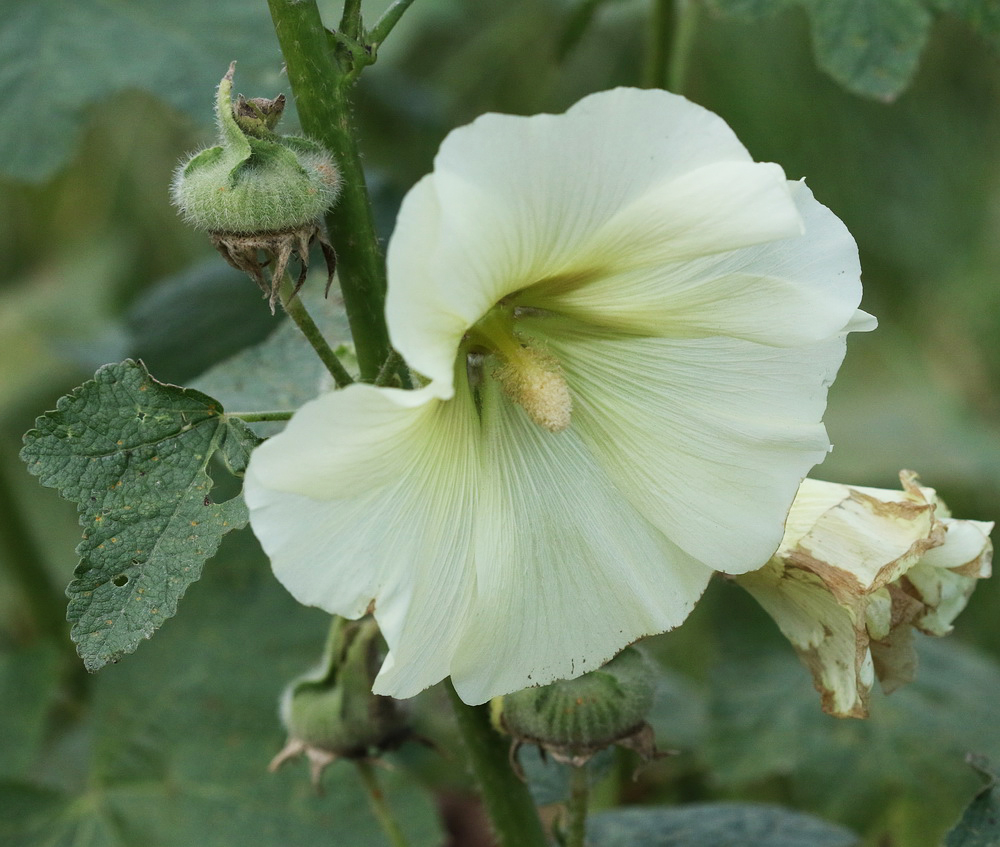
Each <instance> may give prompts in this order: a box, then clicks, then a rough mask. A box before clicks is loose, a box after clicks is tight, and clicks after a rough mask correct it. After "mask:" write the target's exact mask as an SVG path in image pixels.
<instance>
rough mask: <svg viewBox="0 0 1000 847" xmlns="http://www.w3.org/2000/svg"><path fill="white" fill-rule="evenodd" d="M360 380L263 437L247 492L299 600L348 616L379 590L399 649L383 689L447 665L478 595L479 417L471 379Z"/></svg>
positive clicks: (424, 678) (258, 525) (381, 611)
mask: <svg viewBox="0 0 1000 847" xmlns="http://www.w3.org/2000/svg"><path fill="white" fill-rule="evenodd" d="M352 388H353V386H352ZM358 388H359V389H361V390H357V391H349V390H346V389H345V390H343V391H338V392H335V393H333V394H329V395H326V396H324V397H322V398H320V399H319V400H317V401H313V402H312V403H310V404H307V405H306V406H304V407H303V408H302V409H301V410H299V412H298V413H296V415H295V417H293V419H292V421H291V422H290V424H289V426H288V428H287V429H286V430H285V431H284V432H283V433H281V434H280V435H277V436H275V437H274V438H273V439H271V440H269V441H268V442H265V444H264V445H262V446H261V447H260V448H258V450H257V451H256V452H255V453H254V454H253V457H252V458H251V462H250V467H249V468H248V470H247V476H246V487H245V492H246V500H247V504H248V506H249V507H250V522H251V525H252V526H253V529H254V532H255V533H256V534H257V537H258V538H259V539H260V540H261V544H262V546H263V548H264V551H265V552H266V553H267V554H268V556H269V557H270V558H271V562H272V567H273V568H274V572H275V575H276V576H277V577H278V579H279V581H281V582H282V584H283V585H284V586H285V587H286V588H287V589H288V590H289V591H290V592H291V593H292V594H293V595H294V596H295V597H296V599H297V600H299V601H300V602H302V603H304V604H306V605H311V606H319V607H320V608H323V609H325V610H327V611H329V612H332V613H336V614H341V615H344V616H347V617H358V616H360V615H362V614H364V612H365V610H366V609H367V608H368V607H369V604H371V603H374V607H375V617H376V619H377V620H378V622H379V626H380V628H381V629H382V632H383V635H384V636H385V639H386V642H387V643H388V645H389V649H390V653H389V659H388V661H387V663H386V665H385V667H384V668H383V671H382V673H381V674H380V675H379V677H378V679H377V680H376V690H377V691H378V692H380V693H385V694H391V695H393V696H397V697H409V696H412V695H414V694H416V693H418V692H419V691H421V690H422V689H424V688H426V687H428V686H429V685H433V684H434V683H435V682H438V681H439V680H440V679H442V678H443V677H444V676H445V675H447V673H448V667H449V662H450V658H451V655H452V653H453V652H454V650H455V646H456V643H457V640H458V639H459V638H460V637H461V633H462V628H463V626H464V621H465V616H466V614H467V612H468V610H469V608H470V606H471V602H472V601H471V596H472V591H473V590H474V570H473V567H472V561H471V550H472V531H473V514H474V504H475V498H476V491H477V489H478V482H477V477H478V469H479V461H478V458H477V441H476V438H475V435H476V431H477V428H478V419H477V416H476V413H475V407H474V405H473V404H472V402H471V398H470V397H469V396H468V393H467V392H466V393H465V394H464V395H460V396H459V397H456V398H455V399H454V400H452V401H450V402H447V403H444V402H440V401H438V400H436V399H434V398H433V396H430V395H428V394H427V393H426V392H408V393H404V392H393V391H391V390H386V389H376V388H372V387H370V386H358ZM421 394H423V397H422V398H421ZM403 399H406V400H410V401H412V402H411V403H409V404H405V403H402V402H398V401H401V400H403ZM420 399H423V401H424V402H422V403H420V402H419V401H420ZM393 438H395V441H393V440H392V439H393ZM291 488H294V489H295V490H294V491H290V490H289V489H291Z"/></svg>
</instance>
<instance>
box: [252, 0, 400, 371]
mask: <svg viewBox="0 0 1000 847" xmlns="http://www.w3.org/2000/svg"><path fill="white" fill-rule="evenodd" d="M268 6H269V7H270V10H271V19H272V20H273V22H274V30H275V33H276V34H277V36H278V43H279V44H280V46H281V52H282V54H283V55H284V57H285V67H286V68H287V71H288V80H289V82H290V83H291V86H292V92H293V93H294V95H295V105H296V108H297V109H298V113H299V118H300V120H301V122H302V129H303V130H304V131H305V133H306V134H307V135H309V136H310V137H312V138H314V139H316V140H317V141H319V142H320V143H322V144H323V145H324V146H326V147H327V148H328V149H329V150H330V152H331V153H333V155H334V158H335V159H336V161H337V164H338V166H339V167H340V173H341V178H342V185H343V188H342V190H341V195H340V199H339V201H338V202H337V204H336V205H335V206H334V207H333V209H332V210H331V211H330V212H329V213H328V214H327V216H326V224H327V229H328V231H329V234H330V240H331V242H332V243H333V246H334V248H335V249H336V251H337V277H338V279H339V280H340V289H341V292H342V293H343V296H344V306H345V308H346V309H347V318H348V321H349V322H350V325H351V334H352V336H353V337H354V346H355V350H356V351H357V355H358V366H359V368H360V370H361V378H362V379H363V380H365V381H368V382H370V381H373V380H374V379H375V378H376V377H377V376H378V372H379V369H380V368H381V366H382V363H383V362H384V361H385V360H386V357H387V356H388V355H389V333H388V330H387V329H386V325H385V260H384V258H383V256H382V249H381V246H380V245H379V241H378V235H377V233H376V231H375V218H374V215H373V214H372V207H371V200H370V198H369V196H368V189H367V186H366V185H365V174H364V169H363V168H362V166H361V156H360V154H359V151H358V145H357V140H356V137H355V131H354V127H353V125H352V122H351V105H350V99H349V96H348V95H349V90H350V87H351V83H352V82H353V79H354V76H355V75H352V73H351V71H350V69H345V68H341V67H340V66H339V64H338V63H337V61H336V60H335V58H334V56H333V54H332V52H331V49H330V45H329V41H328V38H327V31H326V29H325V28H324V26H323V21H322V19H321V18H320V14H319V8H318V7H317V5H316V0H268ZM347 11H348V9H347V8H345V12H347ZM344 35H350V33H344Z"/></svg>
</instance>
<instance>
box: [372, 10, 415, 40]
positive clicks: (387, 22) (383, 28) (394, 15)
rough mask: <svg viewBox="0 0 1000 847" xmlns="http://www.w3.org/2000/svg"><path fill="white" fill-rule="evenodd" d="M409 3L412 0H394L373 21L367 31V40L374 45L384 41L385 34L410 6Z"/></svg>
mask: <svg viewBox="0 0 1000 847" xmlns="http://www.w3.org/2000/svg"><path fill="white" fill-rule="evenodd" d="M411 3H413V0H396V2H395V3H393V4H392V5H391V6H390V7H389V8H388V9H386V10H385V11H384V12H383V13H382V17H380V18H379V19H378V20H377V21H376V22H375V26H373V27H372V28H371V30H370V31H369V32H368V40H369V41H370V42H371V43H372V44H373V45H374V46H376V47H377V46H378V45H379V44H381V43H382V42H383V41H385V38H386V36H387V35H388V34H389V33H390V32H391V31H392V28H393V27H394V26H395V25H396V24H397V23H399V19H400V18H401V17H403V12H405V11H406V10H407V9H409V8H410V4H411Z"/></svg>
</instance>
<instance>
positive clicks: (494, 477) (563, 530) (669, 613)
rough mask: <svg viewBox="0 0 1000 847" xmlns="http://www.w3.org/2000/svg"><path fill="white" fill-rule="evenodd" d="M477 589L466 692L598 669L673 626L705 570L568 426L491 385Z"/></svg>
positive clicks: (488, 692)
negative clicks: (638, 506) (544, 424)
mask: <svg viewBox="0 0 1000 847" xmlns="http://www.w3.org/2000/svg"><path fill="white" fill-rule="evenodd" d="M484 395H485V396H484V398H483V419H484V426H485V431H484V437H485V438H486V440H487V443H488V445H489V447H488V452H487V454H486V455H485V458H484V468H483V474H482V477H481V481H482V484H481V489H480V498H479V515H478V520H477V524H476V538H475V549H476V574H477V592H476V598H475V605H474V610H473V612H472V613H471V614H470V615H469V617H468V626H467V628H466V632H465V633H464V635H463V637H462V639H461V644H460V646H459V648H458V651H457V653H456V655H455V658H454V662H453V665H452V679H453V681H454V684H455V687H456V689H457V690H458V692H459V694H460V695H461V696H462V699H463V700H465V701H466V702H469V703H481V702H484V701H485V700H487V699H488V698H490V697H491V696H495V695H497V694H503V693H506V692H510V691H515V690H519V689H522V688H525V687H528V686H531V685H543V684H545V683H548V682H551V681H553V680H555V679H562V678H570V677H575V676H579V675H580V674H582V673H584V672H586V671H588V670H593V669H596V668H597V667H599V666H600V665H601V664H603V663H604V662H606V661H607V660H609V659H610V658H611V657H612V656H613V655H614V654H615V653H617V652H618V651H619V650H621V649H622V648H623V647H625V646H626V645H627V644H629V643H630V642H632V641H634V640H636V639H637V638H640V637H642V636H644V635H649V634H652V633H658V632H663V631H664V630H667V629H670V628H672V627H675V626H677V625H678V624H680V623H681V622H682V621H683V620H684V619H685V618H686V617H687V615H688V613H689V612H690V611H691V609H692V607H693V606H694V604H695V602H696V601H697V599H698V597H699V596H700V595H701V593H702V591H703V590H704V588H705V586H706V584H707V582H708V579H709V576H710V575H711V572H710V571H709V569H708V568H706V567H704V566H703V565H701V564H700V563H698V562H696V561H695V560H693V559H692V558H691V557H690V556H688V555H686V554H685V553H684V552H683V551H681V550H680V549H679V548H677V547H676V546H675V545H673V544H672V543H671V542H670V541H669V540H668V539H666V538H665V537H663V536H662V535H661V534H660V533H659V532H658V531H657V530H656V529H655V528H654V527H653V526H652V525H651V524H650V523H649V522H648V521H646V520H645V519H644V518H643V517H642V516H641V515H639V514H638V513H637V512H636V511H635V510H634V509H633V508H632V507H631V506H630V505H629V503H628V502H627V501H626V500H625V499H624V498H623V497H622V496H621V494H620V493H619V492H618V491H617V489H616V488H615V486H614V484H613V483H612V482H611V480H610V479H609V478H608V476H607V475H606V474H605V473H604V470H603V469H602V468H601V467H600V465H599V464H598V463H597V462H595V461H594V458H593V457H592V456H591V455H590V454H589V452H588V451H587V449H586V447H585V445H584V444H583V442H582V441H581V439H580V438H579V437H578V436H577V435H576V433H575V432H574V431H573V429H572V428H570V429H567V430H565V431H563V432H558V433H552V432H549V431H547V430H544V429H542V428H540V427H539V426H537V425H536V424H534V423H533V422H532V421H531V420H530V419H529V418H528V416H527V415H526V414H525V412H524V411H523V410H522V409H521V408H520V407H518V406H515V405H513V404H511V403H510V402H509V401H507V400H506V399H505V398H504V397H503V396H502V395H501V394H500V393H499V391H498V389H497V388H496V387H495V385H492V384H487V385H486V386H485V391H484Z"/></svg>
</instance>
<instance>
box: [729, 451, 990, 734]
mask: <svg viewBox="0 0 1000 847" xmlns="http://www.w3.org/2000/svg"><path fill="white" fill-rule="evenodd" d="M900 480H901V482H902V490H900V491H891V490H886V489H880V488H862V487H857V486H847V485H839V484H836V483H832V482H820V481H817V480H811V479H807V480H805V481H804V482H803V483H802V486H801V487H800V489H799V493H798V495H796V498H795V501H794V502H793V503H792V509H791V511H790V512H789V515H788V522H787V527H786V530H785V537H784V538H783V539H782V542H781V546H780V547H779V548H778V550H777V552H776V553H775V554H774V556H773V557H772V558H771V560H770V561H769V562H768V563H767V565H766V566H765V567H764V568H762V569H760V570H759V571H755V572H752V573H747V574H743V575H742V576H738V577H736V581H737V582H738V583H739V584H740V585H742V586H743V587H744V588H745V589H747V591H749V592H750V593H751V594H752V595H753V596H754V598H755V599H756V600H757V601H758V602H759V603H760V604H761V605H762V606H763V607H764V608H765V609H766V610H767V612H768V613H769V614H770V615H771V617H773V618H774V620H775V622H776V623H777V624H778V626H779V627H780V628H781V631H782V633H784V635H785V636H786V637H787V638H788V639H789V640H790V641H791V642H792V644H793V646H794V647H795V649H796V651H797V652H798V654H799V656H800V657H801V659H802V661H803V662H804V663H805V664H806V666H807V667H808V668H809V669H810V670H811V671H812V675H813V682H814V683H815V685H816V688H817V689H818V690H819V691H820V693H821V694H822V698H823V709H824V711H827V712H829V713H831V714H834V715H837V716H839V717H858V718H863V717H867V716H868V700H869V694H870V692H871V689H872V686H873V685H874V683H875V679H876V678H878V680H879V681H880V682H881V684H882V688H883V690H885V691H886V692H891V691H893V690H895V689H896V688H898V687H899V686H901V685H904V684H906V683H907V682H911V681H912V680H913V678H914V673H915V671H916V661H917V660H916V653H915V652H914V648H913V632H914V630H919V631H921V632H924V633H926V634H927V635H939V636H940V635H947V634H948V633H949V632H951V629H952V621H954V619H955V617H956V616H957V615H958V613H959V612H961V611H962V609H964V608H965V604H966V602H967V601H968V599H969V596H970V595H971V594H972V591H973V589H974V588H975V586H976V582H977V581H978V580H980V579H983V578H984V577H987V576H989V575H990V568H991V560H992V556H993V546H992V544H991V543H990V539H989V534H990V531H991V530H992V529H993V524H992V523H986V522H983V521H971V520H956V519H954V518H952V517H951V516H950V514H949V512H948V509H947V507H946V506H945V504H944V503H943V502H942V501H941V500H940V499H938V497H937V494H936V493H935V491H934V489H933V488H926V487H923V486H920V485H918V484H917V482H916V477H915V475H914V474H913V473H912V472H910V471H903V472H901V473H900Z"/></svg>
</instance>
